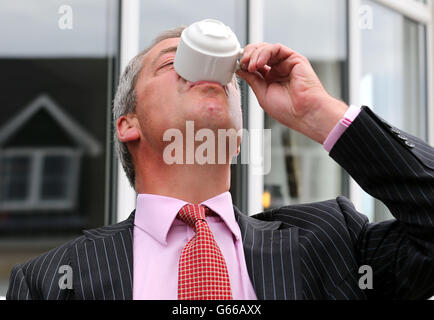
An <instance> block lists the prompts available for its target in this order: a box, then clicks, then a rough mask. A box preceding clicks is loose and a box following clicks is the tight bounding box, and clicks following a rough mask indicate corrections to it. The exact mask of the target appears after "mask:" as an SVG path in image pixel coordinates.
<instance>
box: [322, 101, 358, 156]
mask: <svg viewBox="0 0 434 320" xmlns="http://www.w3.org/2000/svg"><path fill="white" fill-rule="evenodd" d="M361 110H362V109H361V108H360V107H356V106H354V105H351V106H350V107H349V108H348V110H347V112H345V114H344V117H343V118H342V119H341V120H340V121H339V122H338V123H337V124H336V126H335V127H334V128H333V129H332V131H330V133H329V135H328V136H327V138H326V139H325V141H324V144H323V146H324V149H326V151H327V152H330V150H331V149H332V148H333V146H334V145H335V143H336V142H337V141H338V140H339V138H340V137H341V136H342V134H343V133H344V132H345V130H347V128H348V127H349V126H350V125H351V123H352V122H353V121H354V119H356V118H357V116H358V115H359V113H360V111H361Z"/></svg>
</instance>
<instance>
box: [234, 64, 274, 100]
mask: <svg viewBox="0 0 434 320" xmlns="http://www.w3.org/2000/svg"><path fill="white" fill-rule="evenodd" d="M262 72H268V71H266V70H265V69H264V70H262ZM237 74H238V76H240V77H241V78H243V79H244V80H245V81H246V82H247V84H248V85H249V86H250V87H251V88H252V90H253V92H254V93H255V95H256V97H258V98H259V97H262V96H263V95H264V93H265V90H266V86H267V84H266V82H265V80H264V77H263V76H262V74H261V73H260V72H253V73H252V72H248V71H244V70H241V69H240V70H238V71H237Z"/></svg>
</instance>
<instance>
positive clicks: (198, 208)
mask: <svg viewBox="0 0 434 320" xmlns="http://www.w3.org/2000/svg"><path fill="white" fill-rule="evenodd" d="M207 211H208V208H207V207H205V206H203V205H200V204H186V205H185V206H183V207H182V208H181V210H179V212H178V218H179V219H181V220H182V221H184V222H185V223H186V224H188V225H189V226H190V227H192V228H194V226H195V224H196V222H197V221H198V220H204V221H205V215H206V213H207Z"/></svg>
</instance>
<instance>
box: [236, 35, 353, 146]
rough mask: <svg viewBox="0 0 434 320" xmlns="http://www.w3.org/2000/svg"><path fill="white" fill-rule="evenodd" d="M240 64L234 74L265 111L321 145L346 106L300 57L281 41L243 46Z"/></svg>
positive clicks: (302, 57) (303, 58) (307, 62)
mask: <svg viewBox="0 0 434 320" xmlns="http://www.w3.org/2000/svg"><path fill="white" fill-rule="evenodd" d="M240 65H241V70H239V71H238V72H237V74H238V75H239V76H240V77H241V78H243V79H244V80H245V81H246V82H247V83H248V84H249V85H250V87H251V88H252V90H253V91H254V93H255V95H256V97H257V99H258V101H259V104H260V105H261V107H262V108H263V109H264V110H265V112H267V113H268V114H269V115H270V116H271V117H272V118H274V119H275V120H277V121H279V122H280V123H282V124H283V125H285V126H287V127H288V128H291V129H294V130H296V131H298V132H300V133H302V134H304V135H305V136H307V137H309V138H311V139H313V140H315V141H317V142H319V143H321V144H322V143H323V142H324V140H325V139H326V138H327V136H328V134H329V133H330V131H331V130H332V129H333V127H334V126H335V125H336V123H337V122H338V121H339V120H340V119H341V118H342V116H343V115H344V114H345V111H346V110H347V109H348V106H347V105H346V104H345V103H343V102H342V101H339V100H337V99H334V98H333V97H331V96H330V95H329V94H328V93H327V91H326V90H325V89H324V87H323V86H322V84H321V82H320V80H319V79H318V77H317V75H316V74H315V72H314V71H313V69H312V66H311V65H310V63H309V61H308V60H307V59H306V58H305V57H304V56H302V55H300V54H298V53H297V52H295V51H293V50H291V49H289V48H287V47H285V46H283V45H281V44H269V43H257V44H249V45H247V46H246V47H245V49H244V54H243V57H242V58H241V60H240Z"/></svg>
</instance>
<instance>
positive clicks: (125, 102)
mask: <svg viewBox="0 0 434 320" xmlns="http://www.w3.org/2000/svg"><path fill="white" fill-rule="evenodd" d="M184 29H185V27H184V26H180V27H177V28H174V29H170V30H167V31H164V32H162V33H161V34H160V35H158V36H157V37H156V38H155V39H154V40H153V41H152V44H151V45H150V46H149V47H147V48H146V49H144V50H143V51H141V52H139V53H138V54H137V55H136V56H135V57H134V58H133V59H131V61H130V62H129V63H128V65H127V67H126V68H125V71H124V72H123V73H122V75H121V77H120V80H119V85H118V88H117V91H116V95H115V98H114V101H113V119H114V126H115V130H114V146H115V150H116V154H117V156H118V158H119V160H120V162H121V164H122V167H123V168H124V170H125V174H126V175H127V178H128V180H129V182H130V184H131V186H132V187H133V188H134V189H135V179H136V172H135V169H134V163H133V159H132V157H131V154H130V152H129V150H128V147H127V144H126V143H124V142H122V141H120V140H119V137H118V135H117V130H116V122H117V120H118V119H119V118H120V117H121V116H124V115H127V114H129V113H134V112H135V110H136V104H137V97H136V91H135V88H136V83H137V79H138V77H139V74H140V71H141V70H142V66H143V57H144V56H145V55H146V54H147V53H148V52H149V51H150V50H151V49H152V48H153V47H154V46H155V45H156V44H157V43H159V42H161V41H163V40H166V39H170V38H179V37H181V33H182V31H183V30H184Z"/></svg>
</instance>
